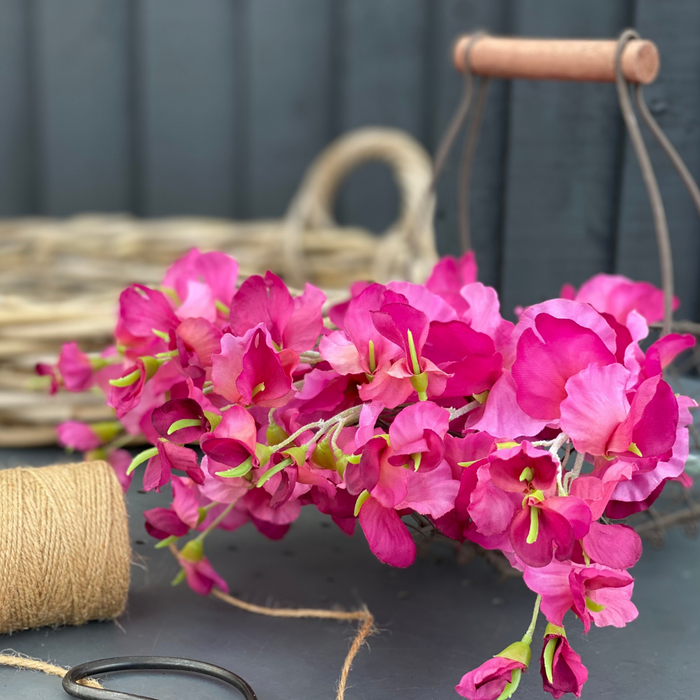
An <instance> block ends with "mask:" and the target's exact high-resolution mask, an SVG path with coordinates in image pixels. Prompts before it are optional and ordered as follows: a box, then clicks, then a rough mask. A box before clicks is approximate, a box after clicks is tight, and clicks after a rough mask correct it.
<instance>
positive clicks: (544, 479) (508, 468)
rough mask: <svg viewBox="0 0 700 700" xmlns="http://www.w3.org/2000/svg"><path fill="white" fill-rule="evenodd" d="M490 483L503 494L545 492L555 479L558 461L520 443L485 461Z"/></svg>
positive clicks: (536, 448) (545, 451)
mask: <svg viewBox="0 0 700 700" xmlns="http://www.w3.org/2000/svg"><path fill="white" fill-rule="evenodd" d="M489 464H490V467H489V469H490V471H491V481H493V483H494V485H495V486H497V487H498V488H499V489H501V490H503V491H509V492H511V493H519V494H525V495H526V494H528V493H529V492H530V491H531V490H532V489H534V490H537V491H548V490H549V489H551V488H552V486H553V485H554V482H555V480H556V477H557V468H558V466H559V463H558V461H557V460H556V459H555V458H554V456H553V455H552V454H550V453H549V452H548V451H547V450H543V449H541V448H539V447H535V446H534V445H533V444H532V443H530V442H528V441H523V442H522V443H520V444H519V445H517V446H515V447H511V448H509V449H505V450H498V452H494V453H493V454H492V455H491V456H490V457H489Z"/></svg>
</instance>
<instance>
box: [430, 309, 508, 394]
mask: <svg viewBox="0 0 700 700" xmlns="http://www.w3.org/2000/svg"><path fill="white" fill-rule="evenodd" d="M423 355H424V357H426V358H427V359H429V360H431V361H432V362H434V363H435V365H437V366H438V367H439V368H440V369H441V370H443V371H444V372H446V373H447V374H450V375H452V376H451V377H450V378H449V379H448V380H447V385H446V387H445V390H444V391H443V393H442V396H443V397H448V396H472V395H473V394H480V393H482V392H484V391H487V390H489V389H491V388H492V387H493V385H494V384H495V383H496V381H497V380H498V378H499V377H500V376H501V372H502V370H503V357H502V356H501V354H500V353H497V352H496V347H495V344H494V342H493V340H492V339H491V337H489V336H488V335H486V334H485V333H478V332H477V331H475V330H473V329H472V328H470V327H469V326H468V325H467V324H466V323H462V322H460V321H450V322H448V323H440V322H438V321H434V322H433V323H431V324H430V331H429V333H428V338H427V340H426V343H425V346H424V348H423Z"/></svg>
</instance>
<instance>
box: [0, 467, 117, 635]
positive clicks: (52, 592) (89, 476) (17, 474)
mask: <svg viewBox="0 0 700 700" xmlns="http://www.w3.org/2000/svg"><path fill="white" fill-rule="evenodd" d="M0 556H1V557H2V566H0V633H11V632H15V631H17V630H24V629H30V628H32V627H44V626H46V625H52V626H58V625H82V624H84V623H85V622H88V621H89V620H110V619H114V618H115V617H117V615H119V614H120V613H121V612H122V610H123V609H124V605H125V604H126V596H127V591H128V588H129V569H130V565H131V547H130V544H129V532H128V526H127V517H126V507H125V505H124V497H123V494H122V490H121V487H120V485H119V482H118V481H117V478H116V476H115V475H114V471H113V470H112V467H110V465H109V464H107V463H106V462H98V461H95V462H83V463H81V464H61V465H56V466H53V467H42V468H39V469H37V468H20V469H4V470H1V471H0Z"/></svg>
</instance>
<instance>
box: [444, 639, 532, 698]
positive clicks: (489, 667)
mask: <svg viewBox="0 0 700 700" xmlns="http://www.w3.org/2000/svg"><path fill="white" fill-rule="evenodd" d="M530 653H531V652H530V647H529V645H527V644H525V643H524V642H515V643H514V644H511V645H510V646H509V647H508V648H507V649H504V650H503V651H502V652H501V653H500V654H498V655H497V656H494V657H493V658H492V659H489V660H488V661H486V662H484V663H483V664H481V666H479V668H476V669H474V670H473V671H470V672H469V673H467V674H466V675H465V676H463V677H462V680H461V681H460V682H459V685H457V687H456V688H455V690H456V691H457V692H458V693H459V694H460V695H461V696H462V697H463V698H467V700H497V698H499V697H502V696H503V695H504V691H505V690H506V686H510V690H511V694H512V692H514V691H515V689H516V688H517V687H518V684H519V683H520V676H521V674H522V672H523V671H527V667H528V666H529V664H530ZM507 697H510V695H508V696H507Z"/></svg>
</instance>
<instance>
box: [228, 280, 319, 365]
mask: <svg viewBox="0 0 700 700" xmlns="http://www.w3.org/2000/svg"><path fill="white" fill-rule="evenodd" d="M325 301H326V295H325V294H324V293H323V292H322V291H321V290H320V289H317V288H316V287H314V286H313V285H310V284H307V285H306V287H305V289H304V293H303V294H302V295H301V296H298V297H295V298H292V295H291V294H290V293H289V290H288V289H287V287H286V285H285V284H284V282H283V281H282V280H281V279H280V278H279V277H277V275H274V274H272V272H267V273H266V274H265V277H264V278H263V277H260V275H254V276H253V277H249V278H248V279H247V280H246V281H245V282H243V284H242V285H241V287H240V289H239V290H238V291H237V292H236V295H235V296H234V297H233V301H232V302H231V317H230V324H231V331H232V332H233V333H234V335H245V334H246V332H247V331H249V330H250V329H251V328H255V327H256V326H258V325H259V324H263V325H264V326H265V328H266V329H267V331H268V332H269V334H270V337H271V338H272V341H273V342H274V343H275V345H276V346H277V348H278V349H283V348H284V349H291V350H296V351H297V352H303V351H304V350H310V349H311V348H313V347H314V345H315V344H316V341H317V340H318V338H319V336H320V335H321V331H322V329H323V317H322V316H321V308H322V306H323V304H324V302H325Z"/></svg>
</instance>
